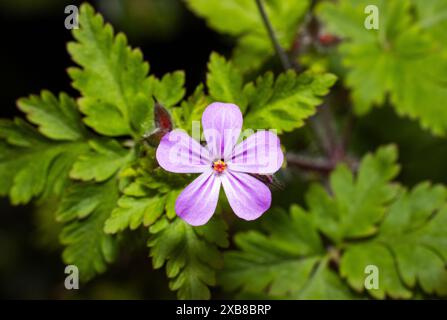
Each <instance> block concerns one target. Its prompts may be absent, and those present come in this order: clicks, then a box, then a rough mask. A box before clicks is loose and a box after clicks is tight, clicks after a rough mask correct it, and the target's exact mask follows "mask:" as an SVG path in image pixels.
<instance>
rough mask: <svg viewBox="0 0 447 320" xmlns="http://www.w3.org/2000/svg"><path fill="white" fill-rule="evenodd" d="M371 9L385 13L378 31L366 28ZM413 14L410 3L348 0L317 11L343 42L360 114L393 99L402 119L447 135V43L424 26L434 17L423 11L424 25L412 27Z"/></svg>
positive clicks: (404, 0)
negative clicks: (415, 120) (434, 39)
mask: <svg viewBox="0 0 447 320" xmlns="http://www.w3.org/2000/svg"><path fill="white" fill-rule="evenodd" d="M367 5H376V6H377V7H378V9H379V11H380V20H379V23H380V26H379V30H368V29H366V28H363V21H364V19H365V18H366V15H365V13H364V9H365V7H366V6H367ZM423 5H424V6H425V5H426V3H425V2H424V4H423ZM431 5H435V8H438V6H436V3H434V4H430V5H429V6H428V7H427V10H433V9H432V8H431ZM439 7H440V6H439ZM428 8H431V9H428ZM412 9H413V8H412V7H411V2H410V1H409V0H395V1H386V0H374V1H369V0H343V1H339V2H338V4H337V5H336V4H334V3H328V2H325V3H323V4H322V5H321V6H320V7H319V10H318V11H319V13H320V17H321V18H322V20H323V21H324V22H325V23H326V24H327V27H328V29H329V31H330V32H333V33H335V34H337V35H339V36H341V37H343V38H344V42H343V43H342V45H341V46H340V53H341V54H342V56H343V61H344V64H345V66H346V67H347V68H348V74H347V76H346V81H345V82H346V85H347V86H348V87H349V88H350V89H352V99H353V102H354V106H355V110H356V111H357V113H358V114H364V113H366V112H367V111H369V110H370V109H371V107H372V106H373V105H379V106H380V105H383V104H384V103H385V99H386V97H387V95H389V96H390V101H391V102H392V105H393V106H394V108H395V109H396V111H397V112H398V113H399V114H400V115H404V116H408V117H410V118H416V119H418V120H419V121H420V123H421V125H422V126H423V127H424V128H428V129H430V130H431V131H432V132H433V133H435V134H445V132H446V130H447V111H446V109H445V107H444V105H445V101H446V99H447V84H446V83H445V81H444V79H445V73H446V71H447V60H446V59H445V49H446V48H445V42H438V41H433V37H432V34H431V32H432V31H433V30H427V28H424V26H423V25H421V24H420V23H426V24H427V23H428V22H427V21H429V20H430V19H432V18H435V17H434V16H433V14H434V11H430V14H428V12H427V11H423V12H421V13H420V14H421V18H422V19H421V20H419V21H413V20H414V19H413V17H412ZM424 21H425V22H424ZM441 43H442V45H443V46H442V45H441ZM420 79H424V81H422V82H421V81H420Z"/></svg>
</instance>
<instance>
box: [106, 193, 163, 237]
mask: <svg viewBox="0 0 447 320" xmlns="http://www.w3.org/2000/svg"><path fill="white" fill-rule="evenodd" d="M165 201H166V197H165V196H154V197H152V198H149V197H145V198H133V197H128V196H123V197H121V198H120V199H119V201H118V208H115V210H113V212H112V215H111V216H110V218H108V219H107V221H106V223H105V228H104V230H105V232H106V233H117V232H120V231H123V230H125V229H126V228H130V229H131V230H135V229H136V228H138V227H139V226H140V225H141V224H142V223H143V224H144V225H145V226H149V225H151V224H153V223H154V222H155V221H156V220H157V219H158V218H159V217H160V216H161V215H162V213H163V210H164V208H165Z"/></svg>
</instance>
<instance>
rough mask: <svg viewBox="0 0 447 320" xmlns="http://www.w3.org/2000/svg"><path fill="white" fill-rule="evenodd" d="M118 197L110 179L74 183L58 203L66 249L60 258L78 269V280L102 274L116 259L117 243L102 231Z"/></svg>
mask: <svg viewBox="0 0 447 320" xmlns="http://www.w3.org/2000/svg"><path fill="white" fill-rule="evenodd" d="M118 197H119V192H118V185H117V181H116V179H115V178H114V177H112V178H110V179H109V180H107V181H105V182H103V183H93V182H87V183H75V184H73V185H72V186H71V188H70V189H69V190H67V192H66V193H65V194H64V196H63V198H62V200H61V203H60V207H59V209H58V211H57V213H56V217H57V219H58V220H59V221H60V222H63V223H64V224H65V225H64V227H63V230H62V232H61V234H60V241H61V243H62V244H63V245H65V246H66V248H65V249H64V252H63V254H62V258H63V260H64V263H66V264H73V265H76V266H77V267H78V269H79V276H80V278H81V280H82V281H88V280H90V279H92V278H93V277H94V276H95V275H97V274H101V273H103V272H104V271H105V270H106V268H107V264H108V263H111V262H113V261H114V259H115V257H116V254H117V249H118V245H117V241H116V239H115V238H114V237H113V236H111V235H108V234H106V233H105V232H104V231H103V229H104V223H105V221H106V220H107V218H108V217H109V216H110V214H111V212H112V210H113V209H114V207H115V205H116V202H117V200H118Z"/></svg>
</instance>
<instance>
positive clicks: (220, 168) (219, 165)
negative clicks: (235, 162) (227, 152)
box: [213, 160, 227, 173]
mask: <svg viewBox="0 0 447 320" xmlns="http://www.w3.org/2000/svg"><path fill="white" fill-rule="evenodd" d="M226 168H227V164H226V163H225V162H224V161H222V160H217V161H214V162H213V169H214V171H216V172H217V173H222V172H224V171H225V169H226Z"/></svg>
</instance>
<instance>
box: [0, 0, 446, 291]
mask: <svg viewBox="0 0 447 320" xmlns="http://www.w3.org/2000/svg"><path fill="white" fill-rule="evenodd" d="M222 1H225V0H222ZM90 2H91V3H92V4H93V5H94V6H95V8H96V9H97V10H98V11H100V12H101V13H102V14H103V15H104V16H105V19H106V20H107V21H109V22H111V23H112V25H113V26H114V27H115V29H116V30H118V31H123V32H125V33H126V34H127V35H128V38H129V43H130V44H131V45H132V46H133V47H140V48H141V49H142V51H143V53H144V56H145V59H146V60H147V61H149V63H150V66H151V73H152V74H155V75H156V76H162V75H163V74H164V73H166V72H170V71H174V70H178V69H181V70H185V72H186V82H187V89H188V92H191V91H192V90H193V89H194V87H195V86H196V85H197V84H198V83H200V82H201V81H204V80H205V73H206V64H207V61H208V57H209V54H210V53H211V51H212V50H214V51H217V52H219V53H221V54H224V55H226V56H229V55H230V53H231V48H232V44H233V41H234V40H233V39H229V38H227V37H225V36H222V35H218V34H216V33H215V32H213V31H212V30H210V29H208V28H207V26H206V24H205V23H204V21H203V20H201V19H199V18H197V17H195V16H194V15H193V14H192V13H191V12H190V11H188V10H187V8H186V7H185V5H184V4H183V3H182V2H181V1H180V0H97V1H90ZM79 3H80V2H79V1H63V0H40V1H35V0H34V1H33V0H1V2H0V41H1V49H0V83H1V90H0V106H1V107H0V113H1V115H0V116H1V117H6V118H12V117H14V116H19V115H20V114H19V112H18V110H17V109H16V107H15V102H16V100H17V99H18V98H19V97H23V96H27V95H29V94H37V93H39V92H40V90H42V89H48V90H50V91H52V92H54V93H58V92H60V91H65V92H68V93H69V94H70V95H72V96H74V97H76V96H78V93H77V92H76V91H75V90H73V89H72V88H71V87H70V79H69V77H68V75H67V74H66V68H67V67H69V66H71V65H73V63H72V62H71V60H70V57H69V55H68V53H67V52H66V43H67V42H68V41H70V40H71V39H72V37H71V33H70V31H69V30H66V29H65V27H64V20H65V18H66V14H65V13H64V8H65V6H66V5H67V4H79ZM299 134H300V133H299V132H298V136H299ZM298 136H296V135H291V136H289V137H284V141H286V142H287V141H294V140H295V139H298V138H297V137H298ZM390 142H395V143H397V144H398V146H399V150H400V159H401V160H400V161H401V163H402V173H401V175H400V177H399V180H400V181H402V182H404V183H406V184H408V185H413V184H415V183H417V182H420V181H422V180H432V181H434V182H443V183H446V182H447V166H446V165H445V159H446V158H447V144H446V142H445V140H444V139H440V138H435V137H432V136H431V135H430V134H429V133H427V132H426V131H423V130H421V129H420V127H419V126H418V124H417V123H416V122H413V121H410V120H407V119H401V118H398V117H397V116H396V115H395V114H394V112H393V111H392V109H391V108H389V107H387V108H381V109H377V110H375V111H374V112H372V113H371V114H369V115H368V116H367V117H365V118H362V119H358V120H357V121H356V122H355V125H354V130H353V133H352V143H351V145H350V151H351V152H352V153H354V154H357V155H362V154H363V153H364V152H366V151H370V150H374V149H375V148H376V147H377V146H378V145H381V144H385V143H390ZM443 159H444V160H443ZM298 184H299V185H301V183H298ZM292 185H295V183H294V182H293V181H292V183H291V184H290V185H289V188H288V189H286V190H285V191H284V192H282V193H281V195H278V197H277V199H278V201H279V202H280V203H287V202H290V201H291V200H290V199H291V198H295V199H296V198H297V196H296V193H297V190H299V188H300V187H296V188H295V187H291V186H292ZM0 210H1V216H0V217H1V223H0V298H25V299H46V298H56V299H64V298H96V299H107V298H124V299H126V298H146V299H151V298H153V299H161V298H174V297H175V294H173V293H171V292H170V291H169V290H168V288H167V280H166V277H165V273H164V270H158V271H154V272H149V271H150V270H151V263H150V259H149V258H148V257H147V255H148V253H147V249H146V248H145V246H144V245H141V246H136V247H138V248H141V250H140V249H136V250H131V248H129V250H122V256H121V258H120V259H119V261H118V262H117V263H116V264H114V265H113V266H111V267H110V269H109V271H108V272H107V273H106V274H104V275H102V276H100V277H98V278H97V279H95V280H93V281H92V282H90V283H88V284H86V285H82V287H81V289H82V290H79V291H76V292H75V291H67V290H65V289H64V286H63V282H64V278H65V274H64V265H63V264H62V262H61V258H60V252H61V248H60V246H59V244H58V241H57V231H58V230H57V228H55V227H54V223H52V222H51V219H52V213H54V208H52V207H51V204H47V205H46V207H40V206H38V205H36V204H33V205H28V206H19V207H11V206H10V205H9V201H8V199H6V198H1V199H0ZM135 238H136V241H138V234H136V235H135ZM218 296H219V295H218Z"/></svg>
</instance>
